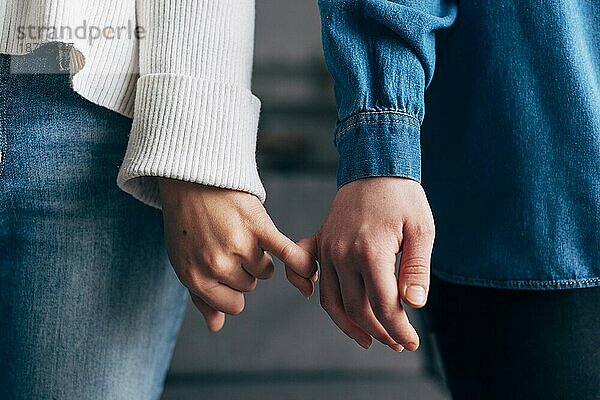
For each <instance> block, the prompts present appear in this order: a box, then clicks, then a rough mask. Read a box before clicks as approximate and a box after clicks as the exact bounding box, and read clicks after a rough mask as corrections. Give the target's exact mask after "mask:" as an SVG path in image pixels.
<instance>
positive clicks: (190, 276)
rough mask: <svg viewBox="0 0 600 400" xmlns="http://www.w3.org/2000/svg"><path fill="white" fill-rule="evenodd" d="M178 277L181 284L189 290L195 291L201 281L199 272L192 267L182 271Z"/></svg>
mask: <svg viewBox="0 0 600 400" xmlns="http://www.w3.org/2000/svg"><path fill="white" fill-rule="evenodd" d="M177 276H178V277H179V280H180V281H181V284H182V285H183V286H185V287H187V288H189V289H192V288H194V289H195V288H196V286H197V284H198V281H199V276H198V271H196V269H195V268H192V267H191V266H187V267H186V268H183V269H180V270H179V271H178V273H177Z"/></svg>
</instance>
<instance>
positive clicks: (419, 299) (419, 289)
mask: <svg viewBox="0 0 600 400" xmlns="http://www.w3.org/2000/svg"><path fill="white" fill-rule="evenodd" d="M433 240H434V233H433V228H432V229H426V228H423V227H421V226H414V225H413V226H411V225H405V226H404V232H403V243H402V254H401V255H400V268H399V273H398V289H399V292H400V294H401V297H402V300H404V302H405V303H407V304H408V305H410V306H411V307H415V308H419V307H423V306H424V305H425V303H426V302H427V294H428V292H429V273H430V264H431V251H432V250H433Z"/></svg>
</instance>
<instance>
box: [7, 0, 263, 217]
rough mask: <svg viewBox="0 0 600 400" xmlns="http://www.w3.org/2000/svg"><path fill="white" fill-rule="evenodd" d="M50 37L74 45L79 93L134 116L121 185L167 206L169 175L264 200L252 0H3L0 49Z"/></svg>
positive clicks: (16, 50) (15, 50) (10, 50)
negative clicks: (164, 183) (164, 186)
mask: <svg viewBox="0 0 600 400" xmlns="http://www.w3.org/2000/svg"><path fill="white" fill-rule="evenodd" d="M136 25H137V26H138V27H139V30H138V33H139V38H136V35H135V34H134V33H135V32H134V31H133V29H135V26H136ZM97 36H100V37H98V38H97ZM50 41H60V42H65V43H71V44H73V51H72V53H71V65H72V71H71V73H72V74H73V76H72V84H73V89H74V90H75V91H77V93H79V94H81V95H82V96H83V97H85V98H86V99H88V100H90V101H92V102H94V103H96V104H99V105H101V106H104V107H107V108H109V109H111V110H114V111H116V112H118V113H121V114H124V115H126V116H129V117H133V127H132V131H131V133H130V136H129V144H128V147H127V152H126V154H125V157H124V161H123V164H122V165H121V169H120V171H119V176H118V180H117V181H118V185H119V187H121V188H122V189H123V190H125V191H126V192H128V193H130V194H131V195H133V196H134V197H136V198H138V199H139V200H141V201H143V202H145V203H147V204H150V205H152V206H155V207H160V201H159V196H158V187H157V184H156V177H166V178H173V179H180V180H185V181H190V182H197V183H201V184H205V185H211V186H218V187H223V188H229V189H236V190H242V191H246V192H250V193H253V194H255V195H256V196H258V197H259V198H260V199H261V200H263V201H264V198H265V191H264V188H263V186H262V184H261V181H260V178H259V176H258V171H257V168H256V158H255V151H256V150H255V149H256V131H257V125H258V115H259V111H260V101H259V100H258V99H257V98H256V97H255V96H254V95H253V94H252V92H251V91H250V83H251V74H252V56H253V41H254V0H137V1H136V0H101V1H98V0H0V53H4V54H24V53H27V52H28V51H29V50H31V49H32V48H35V47H36V46H38V45H39V43H45V42H50ZM136 87H137V88H136Z"/></svg>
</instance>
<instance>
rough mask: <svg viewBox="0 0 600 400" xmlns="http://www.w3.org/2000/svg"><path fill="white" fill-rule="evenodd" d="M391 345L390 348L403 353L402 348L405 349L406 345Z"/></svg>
mask: <svg viewBox="0 0 600 400" xmlns="http://www.w3.org/2000/svg"><path fill="white" fill-rule="evenodd" d="M388 346H389V347H390V349H392V350H394V351H397V352H398V353H401V352H402V350H404V347H402V345H401V344H394V345H388Z"/></svg>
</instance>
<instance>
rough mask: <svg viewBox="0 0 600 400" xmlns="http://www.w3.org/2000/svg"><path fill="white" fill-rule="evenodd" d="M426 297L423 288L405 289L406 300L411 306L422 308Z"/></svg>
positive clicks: (412, 287) (414, 286)
mask: <svg viewBox="0 0 600 400" xmlns="http://www.w3.org/2000/svg"><path fill="white" fill-rule="evenodd" d="M426 297H427V295H426V293H425V288H423V287H422V286H416V285H413V286H409V287H408V289H406V299H407V300H408V301H410V302H411V303H412V304H415V305H418V306H422V305H423V304H425V300H426Z"/></svg>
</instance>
